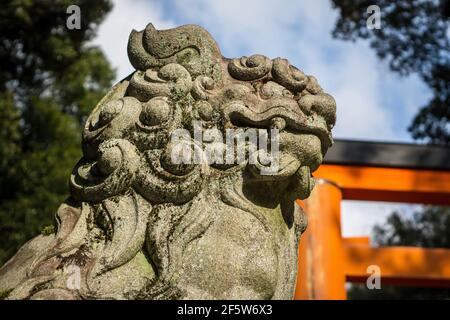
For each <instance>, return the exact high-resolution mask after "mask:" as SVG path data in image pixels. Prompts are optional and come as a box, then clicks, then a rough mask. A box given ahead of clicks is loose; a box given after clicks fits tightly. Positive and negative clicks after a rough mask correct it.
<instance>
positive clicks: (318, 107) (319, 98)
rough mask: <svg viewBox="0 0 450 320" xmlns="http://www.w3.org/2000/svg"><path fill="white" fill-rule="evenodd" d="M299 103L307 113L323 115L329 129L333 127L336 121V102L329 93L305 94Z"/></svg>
mask: <svg viewBox="0 0 450 320" xmlns="http://www.w3.org/2000/svg"><path fill="white" fill-rule="evenodd" d="M298 105H299V106H300V109H301V110H302V111H303V112H304V113H305V114H306V115H312V114H317V115H319V116H321V117H322V118H323V119H324V120H325V121H326V123H327V126H328V129H331V128H333V126H334V124H335V123H336V102H335V100H334V98H333V97H332V96H330V95H329V94H326V93H319V94H317V95H312V94H309V95H305V96H303V97H301V98H300V99H299V100H298Z"/></svg>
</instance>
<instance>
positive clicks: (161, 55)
mask: <svg viewBox="0 0 450 320" xmlns="http://www.w3.org/2000/svg"><path fill="white" fill-rule="evenodd" d="M128 56H129V59H130V62H131V64H132V65H133V67H134V68H135V69H136V71H135V72H133V73H132V74H131V75H130V76H128V77H127V78H126V79H124V80H122V81H120V82H119V83H118V84H116V85H115V86H114V87H113V88H112V89H111V90H110V91H109V92H108V93H107V94H106V95H105V97H103V99H102V100H101V101H100V102H99V103H98V105H97V106H96V107H95V108H94V109H93V111H92V113H91V114H90V116H89V117H88V119H87V121H86V124H85V127H84V130H83V134H82V137H83V139H82V148H83V157H82V159H81V160H80V161H79V162H78V164H77V165H76V167H75V168H74V170H73V173H72V174H71V176H70V194H71V196H70V198H69V199H68V200H67V201H66V202H65V203H63V204H62V205H61V207H60V208H59V210H58V212H57V220H58V222H59V226H58V232H57V233H56V235H52V236H47V237H41V238H40V240H33V241H37V242H36V243H38V244H36V245H35V246H36V247H38V248H39V250H36V254H35V255H34V256H33V258H32V259H29V260H27V262H26V264H27V267H26V271H24V275H23V276H22V277H21V278H20V277H19V278H20V281H16V282H17V283H15V284H14V290H13V292H12V295H11V297H15V298H26V297H32V298H48V297H50V298H54V297H58V298H119V299H122V298H144V299H160V298H248V299H252V298H266V299H269V298H290V297H292V294H293V287H294V284H295V275H296V265H297V260H296V257H297V252H296V251H297V245H298V239H299V237H300V234H301V232H302V231H303V230H304V229H305V227H306V221H305V219H304V217H303V213H302V212H301V209H300V208H298V207H296V205H295V199H305V198H307V197H308V196H309V194H310V192H311V190H312V188H313V186H314V183H313V181H314V180H313V177H312V172H313V171H315V170H316V169H317V168H318V166H319V165H320V164H321V162H322V159H323V156H324V155H325V152H326V151H327V149H328V148H329V147H330V146H331V144H332V137H331V129H332V128H333V126H334V124H335V120H336V105H335V101H334V99H333V98H332V97H331V96H330V95H328V94H326V93H324V92H323V90H322V88H321V87H320V86H319V84H318V83H317V80H316V79H315V78H314V77H313V76H309V75H306V74H304V73H303V72H302V71H301V70H299V69H297V68H296V67H294V66H292V65H291V64H290V63H289V62H288V60H286V59H282V58H275V59H270V58H268V57H265V56H263V55H259V54H255V55H252V56H249V57H247V56H244V57H241V58H236V59H228V58H224V57H222V55H221V53H220V50H219V47H218V45H217V44H216V43H215V41H214V39H213V38H212V37H211V35H210V34H209V33H208V32H207V31H205V30H204V29H202V28H201V27H199V26H196V25H185V26H181V27H178V28H174V29H169V30H160V31H158V30H156V29H155V28H154V26H153V25H152V24H149V25H148V26H147V27H146V28H145V29H144V30H143V31H140V32H136V31H132V32H131V35H130V39H129V43H128ZM13 259H14V258H13ZM10 263H11V262H9V263H8V264H10ZM8 264H7V265H5V267H4V268H7V267H8ZM68 266H75V267H77V268H79V269H78V270H79V278H80V281H79V282H80V283H79V286H78V287H77V288H75V289H73V288H72V289H71V288H67V281H68V280H67V279H68V276H67V274H66V273H67V272H65V271H64V270H65V269H67V267H68ZM3 273H5V271H3ZM1 275H2V273H1V272H0V276H1ZM16 278H17V277H16Z"/></svg>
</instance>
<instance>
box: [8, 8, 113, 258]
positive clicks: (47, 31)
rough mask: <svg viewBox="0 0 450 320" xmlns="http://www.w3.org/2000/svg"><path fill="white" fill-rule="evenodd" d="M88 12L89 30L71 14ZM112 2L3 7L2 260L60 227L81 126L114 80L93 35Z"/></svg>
mask: <svg viewBox="0 0 450 320" xmlns="http://www.w3.org/2000/svg"><path fill="white" fill-rule="evenodd" d="M70 5H78V6H79V7H80V9H81V28H80V29H79V30H78V29H73V30H69V29H68V28H67V27H66V19H67V18H68V17H69V16H70V14H68V13H67V12H66V10H67V7H68V6H70ZM111 8H112V5H111V3H110V1H108V0H96V1H89V0H52V1H45V0H7V1H3V2H2V5H1V6H0V242H1V246H0V264H3V263H4V262H5V261H6V260H7V259H8V258H9V257H11V256H12V254H13V253H14V252H15V251H17V249H18V248H19V247H20V246H21V245H22V244H23V243H24V242H25V241H27V240H29V239H30V238H31V237H33V236H35V235H37V234H38V233H39V232H40V230H41V229H42V228H43V227H45V226H46V225H49V224H52V220H53V216H54V213H55V211H56V209H57V207H58V205H59V203H60V202H61V201H63V200H64V198H65V197H67V195H68V177H69V174H70V171H71V169H72V167H73V166H74V165H75V162H76V161H77V159H79V158H80V156H81V150H80V132H81V125H82V123H83V122H84V121H85V118H86V116H87V114H88V113H89V111H90V110H91V109H92V107H93V106H95V104H96V102H98V100H99V99H100V98H101V97H102V96H103V95H104V94H105V93H106V91H107V89H108V88H109V87H110V86H111V83H112V80H113V79H114V76H115V74H114V70H112V68H111V66H110V65H109V63H108V61H107V60H106V58H105V56H104V54H103V52H102V51H101V50H100V49H99V48H98V47H95V46H92V45H90V40H92V39H93V37H94V36H95V34H96V30H97V27H98V25H99V24H100V23H101V21H102V20H103V19H104V18H105V16H106V14H107V13H108V12H109V11H110V10H111Z"/></svg>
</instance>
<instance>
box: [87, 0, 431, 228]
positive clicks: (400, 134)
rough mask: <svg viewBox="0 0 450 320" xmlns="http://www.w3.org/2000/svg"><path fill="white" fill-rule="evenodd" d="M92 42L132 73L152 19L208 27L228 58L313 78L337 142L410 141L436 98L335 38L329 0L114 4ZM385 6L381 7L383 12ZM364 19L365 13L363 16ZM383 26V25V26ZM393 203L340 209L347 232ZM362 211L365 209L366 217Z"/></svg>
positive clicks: (363, 45)
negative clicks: (131, 46) (266, 61)
mask: <svg viewBox="0 0 450 320" xmlns="http://www.w3.org/2000/svg"><path fill="white" fill-rule="evenodd" d="M113 2H114V9H113V11H112V12H111V13H110V14H109V16H108V17H107V19H106V20H105V22H104V23H103V24H102V25H101V26H100V29H99V33H98V37H97V39H96V40H95V41H94V43H95V44H98V45H100V46H101V47H102V49H103V50H104V51H105V53H106V55H107V57H108V59H109V60H110V62H111V63H112V65H113V66H114V67H116V68H117V71H118V74H117V80H120V79H122V78H124V77H125V76H127V75H128V74H129V73H131V72H132V71H133V68H132V67H131V65H130V63H129V62H128V57H127V54H126V44H127V41H128V35H129V33H130V31H131V30H132V29H133V28H134V29H137V30H142V29H143V28H145V26H146V25H147V23H149V22H152V23H153V24H154V25H155V27H156V28H157V29H166V28H171V27H175V26H178V25H182V24H188V23H194V24H198V25H201V26H202V27H204V28H206V29H207V30H208V31H209V32H210V33H211V34H212V36H213V37H214V38H215V40H216V41H217V42H218V44H219V46H220V48H221V50H222V54H223V55H224V56H226V57H240V56H243V55H247V56H249V55H252V54H255V53H260V54H264V55H266V56H268V57H271V58H275V57H278V56H280V57H284V58H287V59H289V61H290V62H291V63H292V64H294V65H295V66H296V67H298V68H299V69H301V70H303V71H304V72H305V73H307V74H312V75H314V76H315V77H316V78H317V79H318V80H319V83H320V85H321V86H322V87H323V88H324V90H325V91H326V92H328V93H330V94H331V95H333V96H334V97H335V99H336V102H337V110H338V112H337V125H336V127H335V129H334V132H333V135H334V137H335V138H346V139H357V140H376V141H396V142H412V140H411V138H410V136H409V133H408V132H407V127H408V125H409V123H410V122H411V120H412V118H413V116H414V114H415V113H416V112H417V111H418V109H419V107H420V106H423V105H425V104H426V102H427V101H428V100H429V98H430V96H431V93H430V91H429V90H428V89H427V87H426V86H425V85H424V84H423V83H422V82H421V81H420V79H418V78H417V77H414V76H411V77H408V78H402V77H399V76H398V75H397V74H395V73H393V72H391V71H390V70H389V68H388V66H387V64H386V63H385V62H381V61H380V60H379V59H378V58H377V57H376V55H375V53H374V51H373V50H371V49H370V48H369V46H368V43H367V42H365V41H358V42H355V43H353V42H344V41H340V40H335V39H333V38H332V35H331V31H332V29H333V27H334V24H335V22H336V19H337V11H336V10H334V9H333V8H332V7H331V2H330V1H329V0H303V1H298V0H296V1H289V0H287V1H283V0H275V1H274V0H250V1H249V0H246V1H244V0H226V1H225V0H197V1H194V0H169V1H164V0H160V1H159V0H155V1H150V0H120V1H119V0H115V1H113ZM382 10H383V8H381V11H382ZM361 14H365V13H364V12H362V13H361ZM381 27H383V22H381ZM399 208H404V207H402V206H399V205H395V204H385V203H377V204H370V205H368V204H366V203H360V202H346V203H344V204H343V216H344V218H343V220H344V222H343V225H344V234H346V235H360V234H367V233H368V232H369V231H370V228H371V227H372V225H373V224H374V223H375V222H381V221H383V220H384V219H385V217H386V214H388V213H389V212H391V210H392V209H399ZM361 212H364V214H362V213H361Z"/></svg>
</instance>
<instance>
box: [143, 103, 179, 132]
mask: <svg viewBox="0 0 450 320" xmlns="http://www.w3.org/2000/svg"><path fill="white" fill-rule="evenodd" d="M171 109H172V108H171V106H170V105H169V104H168V103H167V101H166V100H164V99H162V98H154V99H151V100H149V101H148V102H146V103H144V105H143V106H142V112H141V115H140V120H141V122H142V123H143V124H145V125H148V126H156V125H160V124H162V123H164V122H166V121H168V120H169V117H170V113H171Z"/></svg>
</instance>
